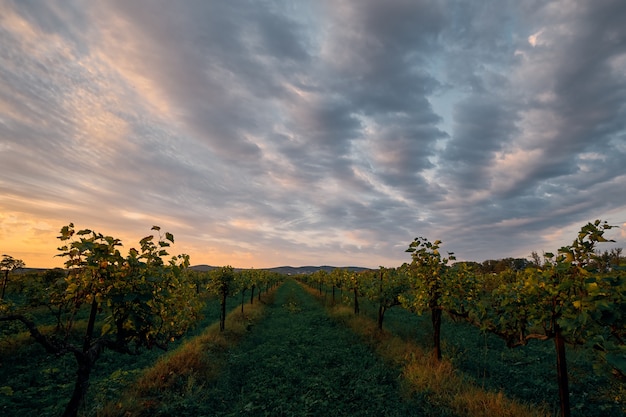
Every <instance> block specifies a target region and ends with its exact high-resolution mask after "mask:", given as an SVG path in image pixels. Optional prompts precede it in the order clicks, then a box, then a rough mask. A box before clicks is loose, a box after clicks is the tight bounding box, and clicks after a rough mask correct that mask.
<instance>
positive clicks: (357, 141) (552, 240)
mask: <svg viewBox="0 0 626 417" xmlns="http://www.w3.org/2000/svg"><path fill="white" fill-rule="evenodd" d="M625 21H626V2H625V1H623V0H579V1H576V0H555V1H538V0H528V1H516V0H511V1H506V0H485V1H462V0H415V1H408V0H386V1H378V0H327V1H325V0H311V1H305V0H303V1H288V0H284V1H280V0H277V1H270V0H267V1H250V0H249V1H240V0H233V1H223V0H185V1H177V2H173V1H169V0H133V1H127V0H107V1H97V2H96V1H91V0H45V1H44V0H14V1H11V0H0V253H1V254H9V255H11V256H13V257H15V258H18V259H22V260H23V261H24V262H25V263H26V266H29V267H53V266H61V264H62V258H60V257H57V256H55V255H57V254H58V253H59V252H58V250H57V248H58V246H60V241H59V240H58V239H57V236H59V231H60V229H61V228H62V227H63V226H65V225H67V224H69V223H70V222H73V223H74V225H75V227H76V228H77V229H83V228H89V229H92V230H96V231H97V232H100V233H103V234H105V235H112V236H114V237H116V238H120V239H122V241H123V242H124V250H125V251H127V250H128V249H130V248H131V247H133V246H137V242H138V241H139V240H140V239H141V238H143V237H144V236H146V235H148V234H150V233H151V230H150V228H151V227H152V226H153V225H158V226H160V227H161V228H162V230H163V231H168V232H171V233H172V234H173V235H174V237H175V239H176V244H175V245H174V246H173V247H172V248H171V253H172V254H178V253H187V254H189V255H190V256H191V263H192V264H194V265H197V264H210V265H215V266H220V265H232V266H235V267H241V268H251V267H254V268H266V267H273V266H281V265H291V266H303V265H334V266H363V267H371V268H377V267H378V266H386V267H395V266H399V265H401V264H402V263H404V262H410V254H408V253H406V252H405V250H406V249H407V247H408V245H409V244H410V243H411V242H412V241H413V239H414V238H416V237H421V236H423V237H426V238H427V239H429V240H431V241H434V240H441V241H443V244H442V248H443V250H444V251H449V252H454V253H455V254H456V257H457V259H459V260H474V261H478V262H482V261H484V260H486V259H501V258H506V257H520V258H525V257H529V255H530V253H531V252H532V251H536V252H538V253H539V254H541V253H542V252H544V251H550V252H555V251H556V250H557V249H558V248H560V247H561V246H563V245H567V244H570V243H571V242H572V241H573V240H574V239H575V237H576V234H577V232H578V230H580V228H581V226H583V225H584V224H586V223H587V222H589V221H593V220H595V219H601V220H607V221H608V222H609V223H610V224H612V225H616V226H620V228H616V229H612V230H611V231H610V233H608V234H607V237H611V238H613V239H615V240H616V243H614V244H613V245H614V246H615V247H622V246H624V240H625V238H626V25H625V24H624V22H625ZM610 247H611V246H601V247H600V248H601V249H602V248H610Z"/></svg>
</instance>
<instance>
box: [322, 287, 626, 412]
mask: <svg viewBox="0 0 626 417" xmlns="http://www.w3.org/2000/svg"><path fill="white" fill-rule="evenodd" d="M344 295H345V294H344ZM325 300H326V302H327V303H330V295H326V298H325ZM337 300H339V297H337ZM344 301H346V302H348V303H349V300H348V299H344ZM359 302H360V304H361V311H362V314H363V315H365V316H367V317H370V318H375V317H376V312H377V307H376V306H374V305H373V304H372V303H370V302H369V301H368V300H366V299H360V300H359ZM384 327H385V329H386V330H388V331H390V332H392V333H393V334H396V335H398V336H400V337H402V338H403V339H405V340H407V341H411V342H414V343H416V345H418V346H419V347H421V348H423V349H425V350H429V349H431V348H432V324H431V321H430V315H429V314H428V313H426V314H424V315H422V316H419V315H416V314H413V313H411V312H409V311H407V310H406V309H403V308H401V307H400V306H396V307H393V308H392V309H390V310H388V311H387V312H386V314H385V320H384ZM441 332H442V351H443V356H444V359H446V360H449V361H450V362H451V363H452V364H453V365H454V367H455V368H456V369H458V370H460V371H462V372H463V373H464V375H465V376H467V377H468V378H470V379H471V380H472V381H473V382H474V383H475V384H477V385H479V386H481V387H484V388H485V389H488V390H492V391H502V392H503V393H504V394H506V395H507V396H508V397H510V398H514V399H518V400H520V401H521V402H523V403H534V404H547V405H548V407H549V408H550V409H551V410H553V413H554V414H555V415H556V414H558V399H559V398H558V387H557V382H556V381H557V379H556V356H555V353H554V342H553V341H531V342H530V343H529V344H528V345H527V346H521V347H517V348H513V349H509V348H507V347H506V345H505V343H504V342H503V341H502V340H501V339H499V338H498V337H496V336H494V335H492V334H489V333H483V332H481V331H480V330H479V329H478V328H476V327H474V326H471V325H470V324H468V323H466V322H462V321H459V322H455V321H453V320H451V319H450V318H449V317H448V316H445V315H444V318H443V324H442V330H441ZM567 349H568V350H567V357H568V368H569V376H570V393H571V398H570V401H571V406H572V415H573V416H575V417H583V416H584V417H608V416H622V415H624V413H625V412H626V384H625V383H624V382H623V381H619V380H618V379H617V378H615V377H613V376H611V375H610V374H608V373H606V372H605V373H597V372H596V371H594V368H593V361H594V358H593V352H590V351H589V350H588V349H583V348H581V347H572V346H568V347H567Z"/></svg>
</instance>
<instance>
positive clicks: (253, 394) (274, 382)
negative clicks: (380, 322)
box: [190, 281, 434, 417]
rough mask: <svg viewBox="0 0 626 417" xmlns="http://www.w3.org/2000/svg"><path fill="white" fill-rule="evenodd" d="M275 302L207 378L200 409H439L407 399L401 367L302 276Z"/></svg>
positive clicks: (347, 412) (326, 412) (354, 412)
mask: <svg viewBox="0 0 626 417" xmlns="http://www.w3.org/2000/svg"><path fill="white" fill-rule="evenodd" d="M267 309H268V310H267V316H266V318H265V319H264V320H263V321H262V322H261V323H260V324H258V325H257V326H255V328H253V329H252V331H251V333H250V334H249V335H248V336H247V337H246V338H245V339H244V340H243V341H242V343H241V344H240V345H239V346H238V347H237V348H236V349H235V350H233V351H232V352H231V353H230V355H229V359H228V366H227V367H226V370H225V371H224V373H223V374H222V376H221V377H220V378H218V379H217V380H216V381H215V382H214V383H212V384H210V385H209V386H205V389H206V390H208V392H205V395H204V398H206V401H205V402H204V403H203V404H198V407H199V409H197V410H194V413H196V415H212V416H239V415H247V416H265V415H271V416H337V417H338V416H377V417H382V416H421V415H434V414H433V413H432V410H430V412H429V413H424V412H423V410H422V409H421V408H420V406H419V405H416V404H411V403H408V402H406V401H403V400H402V399H401V397H400V395H399V388H398V375H399V371H398V370H395V369H393V368H391V367H389V366H387V365H385V364H384V363H383V362H382V360H381V359H380V358H379V357H377V356H376V355H375V354H374V353H372V352H371V351H370V350H369V349H368V348H367V347H365V346H364V345H363V344H362V343H360V342H359V340H358V337H357V336H355V335H354V334H353V333H352V332H350V331H349V330H347V329H345V328H344V327H341V326H339V325H337V324H336V322H335V321H333V320H332V319H330V318H328V316H327V315H326V313H325V311H324V310H323V309H322V308H321V307H320V305H319V303H317V302H316V301H315V300H314V299H313V297H312V296H311V295H310V294H307V293H306V291H304V290H303V289H302V288H301V287H300V286H299V285H298V284H296V283H295V282H292V281H288V282H287V283H285V284H284V285H283V286H282V287H281V288H279V289H278V290H277V292H276V295H275V303H274V304H273V305H271V306H268V307H267ZM190 411H191V410H190Z"/></svg>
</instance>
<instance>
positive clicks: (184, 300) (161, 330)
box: [0, 223, 198, 416]
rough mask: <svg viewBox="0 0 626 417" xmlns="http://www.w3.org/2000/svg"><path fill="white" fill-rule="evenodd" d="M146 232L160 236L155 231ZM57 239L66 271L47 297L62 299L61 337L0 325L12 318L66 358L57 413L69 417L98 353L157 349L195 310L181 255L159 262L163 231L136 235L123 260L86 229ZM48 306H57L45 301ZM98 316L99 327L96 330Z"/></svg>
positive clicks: (114, 242)
mask: <svg viewBox="0 0 626 417" xmlns="http://www.w3.org/2000/svg"><path fill="white" fill-rule="evenodd" d="M152 229H153V230H155V231H160V228H159V227H158V226H154V227H153V228H152ZM59 239H60V240H61V241H62V242H63V245H62V246H61V247H60V248H59V251H60V252H61V253H60V254H59V255H58V256H61V257H64V258H66V261H65V266H66V267H67V268H68V269H69V270H70V273H69V274H68V276H67V277H66V278H65V284H66V285H65V286H64V287H63V286H61V288H62V289H60V290H59V291H58V292H56V293H54V294H53V297H60V299H62V300H64V301H65V302H69V307H68V308H67V310H66V312H67V317H66V319H65V323H66V325H65V334H64V335H60V336H61V337H59V335H58V334H50V335H48V334H43V333H42V332H41V331H40V328H39V326H38V325H37V324H36V323H35V322H33V321H32V320H30V319H29V318H27V317H26V316H24V315H21V314H6V315H4V316H2V317H0V321H19V322H21V323H23V324H24V325H25V326H26V327H27V328H28V330H29V332H30V334H31V336H32V337H33V338H34V339H35V340H36V341H37V342H38V343H39V344H41V345H42V346H43V347H44V348H45V349H46V351H47V352H49V353H53V354H55V355H57V356H62V355H65V354H68V353H69V354H72V355H73V356H74V358H75V360H76V364H77V368H78V371H77V377H76V383H75V388H74V392H73V394H72V398H71V399H70V401H69V403H68V405H67V407H66V410H65V413H64V415H67V416H74V415H76V413H77V411H78V408H79V407H80V404H81V403H82V401H83V398H84V397H85V393H86V391H87V387H88V384H89V377H90V374H91V371H92V369H93V367H94V365H95V363H96V361H97V360H98V359H99V357H100V356H101V354H102V351H103V350H104V349H109V350H112V351H116V352H120V353H139V352H140V351H141V349H142V348H144V347H145V348H152V347H154V346H158V347H160V348H163V349H165V348H166V346H167V344H168V343H169V342H170V341H172V340H173V339H174V338H175V337H177V336H179V335H181V334H182V333H183V332H184V331H185V330H186V328H187V327H188V326H189V325H190V324H191V323H192V322H193V321H194V320H195V319H196V318H197V311H198V305H197V303H196V302H195V297H194V295H195V291H194V287H193V284H192V283H190V282H188V280H187V275H186V269H187V267H188V265H189V258H188V256H186V255H178V256H174V257H172V258H171V260H170V261H169V262H168V263H165V262H164V261H163V259H162V257H164V256H168V253H167V250H166V249H165V248H167V247H169V246H170V244H171V243H173V242H174V237H173V236H172V235H171V234H170V233H167V232H166V233H165V236H162V235H160V234H159V236H158V240H157V241H155V240H154V236H153V235H151V236H147V237H145V238H143V239H142V240H141V241H140V242H139V245H140V249H139V250H137V249H134V248H132V249H130V250H129V255H128V256H127V257H125V258H124V257H122V255H121V253H120V251H119V249H118V247H119V246H121V241H120V240H119V239H116V238H113V237H111V236H105V235H102V234H100V233H97V232H94V231H92V230H89V229H83V230H79V231H76V230H75V229H74V225H73V224H71V223H70V224H69V225H68V226H65V227H63V228H62V229H61V236H59ZM55 302H60V301H58V300H57V301H51V303H52V304H53V303H55ZM83 305H87V306H89V315H88V320H87V326H86V330H85V333H84V337H83V339H82V343H77V341H75V340H72V338H71V337H70V335H71V333H72V332H71V330H72V327H73V325H74V323H75V318H76V315H77V313H78V312H79V311H80V310H81V307H82V306H83ZM100 315H104V320H103V322H104V324H103V325H102V327H101V329H100V331H99V332H97V331H96V318H97V317H98V316H100ZM57 320H58V319H57ZM57 323H58V321H57ZM98 334H99V335H98Z"/></svg>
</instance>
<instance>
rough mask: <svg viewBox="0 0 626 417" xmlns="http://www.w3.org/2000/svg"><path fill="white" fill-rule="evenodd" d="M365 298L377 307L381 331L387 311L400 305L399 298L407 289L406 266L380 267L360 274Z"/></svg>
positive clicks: (378, 323)
mask: <svg viewBox="0 0 626 417" xmlns="http://www.w3.org/2000/svg"><path fill="white" fill-rule="evenodd" d="M361 278H362V280H363V292H364V293H365V296H366V297H367V298H368V299H369V300H370V301H372V302H374V303H376V304H377V305H378V318H377V325H378V330H382V329H383V321H384V319H385V313H386V312H387V310H389V309H390V308H392V307H394V306H398V305H400V296H401V294H402V293H404V292H405V291H407V290H408V289H409V282H408V276H407V271H406V265H403V266H401V267H400V268H384V267H382V266H381V267H380V268H379V269H378V270H377V271H376V270H372V271H364V272H362V273H361Z"/></svg>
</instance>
